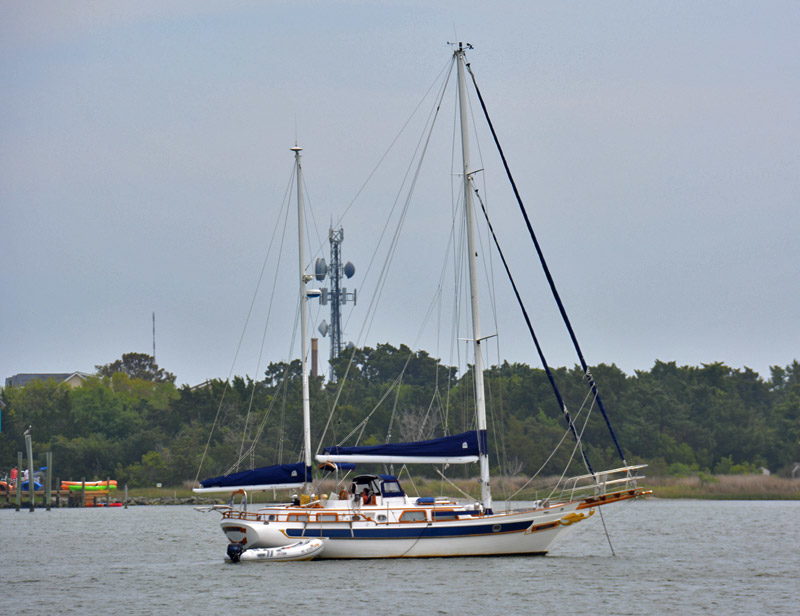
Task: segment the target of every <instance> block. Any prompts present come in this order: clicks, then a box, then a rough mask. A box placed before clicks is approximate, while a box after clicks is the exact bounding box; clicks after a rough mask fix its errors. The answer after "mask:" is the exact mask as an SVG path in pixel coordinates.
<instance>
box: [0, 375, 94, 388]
mask: <svg viewBox="0 0 800 616" xmlns="http://www.w3.org/2000/svg"><path fill="white" fill-rule="evenodd" d="M90 376H91V374H87V373H86V372H22V373H20V374H15V375H14V376H10V377H8V378H6V387H25V385H27V384H28V383H30V382H31V381H48V380H50V379H52V380H54V381H56V382H57V383H64V382H66V381H69V380H70V379H72V378H73V377H78V378H79V379H81V380H86V379H87V378H88V377H90Z"/></svg>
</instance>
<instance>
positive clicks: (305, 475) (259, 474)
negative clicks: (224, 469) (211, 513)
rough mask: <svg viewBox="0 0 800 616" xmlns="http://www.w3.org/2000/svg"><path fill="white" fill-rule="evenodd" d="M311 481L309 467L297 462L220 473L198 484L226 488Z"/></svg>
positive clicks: (206, 486)
mask: <svg viewBox="0 0 800 616" xmlns="http://www.w3.org/2000/svg"><path fill="white" fill-rule="evenodd" d="M309 481H311V467H306V465H305V464H304V463H303V462H298V463H297V464H276V465H274V466H262V467H259V468H253V469H250V470H248V471H241V472H239V473H232V474H230V475H220V476H219V477H212V478H211V479H203V480H202V481H201V482H200V485H201V486H203V487H204V488H227V487H236V486H255V485H279V484H282V483H304V482H309Z"/></svg>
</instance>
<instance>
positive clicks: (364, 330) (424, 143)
mask: <svg viewBox="0 0 800 616" xmlns="http://www.w3.org/2000/svg"><path fill="white" fill-rule="evenodd" d="M452 66H453V63H452V62H451V65H450V71H448V75H447V78H448V79H449V75H450V72H452ZM445 86H446V81H445V83H444V84H443V86H442V88H441V92H440V94H439V96H438V97H437V100H436V104H435V105H434V108H433V109H432V110H431V112H430V114H429V117H428V120H427V122H426V126H427V131H426V132H425V133H423V135H422V136H421V137H420V141H419V142H418V143H417V148H416V150H415V152H414V156H413V157H412V161H411V163H410V164H409V167H408V168H407V170H406V173H405V175H404V177H403V180H402V182H401V185H400V189H399V191H398V193H397V195H396V197H395V200H394V202H393V205H392V208H391V211H390V214H389V216H388V217H387V219H386V223H385V224H384V227H383V230H382V231H381V234H380V237H379V239H378V245H380V244H381V239H382V238H383V237H384V236H385V235H386V234H387V231H388V225H389V221H390V220H391V218H392V216H393V215H394V212H395V209H396V208H397V206H398V203H399V202H400V197H401V195H402V193H403V191H404V187H405V186H406V183H407V182H409V187H408V192H407V196H406V198H405V200H404V201H403V205H402V207H401V211H400V213H399V217H398V222H397V226H396V227H395V231H394V233H393V235H392V237H391V240H390V243H389V248H388V250H387V252H386V256H385V258H384V261H383V265H382V266H381V270H380V273H379V275H378V282H377V283H376V285H375V292H374V293H373V294H372V295H371V297H370V303H369V306H368V308H367V315H368V316H367V318H365V319H364V322H363V323H362V326H361V330H360V331H359V335H358V338H357V340H358V341H359V344H360V342H361V341H362V340H364V339H366V337H367V335H368V333H369V330H370V328H371V326H372V322H373V320H374V319H375V314H376V312H377V310H376V307H377V305H378V303H379V300H380V297H381V295H382V292H383V289H384V288H385V285H386V278H387V276H386V273H387V272H388V270H389V266H390V264H391V262H392V260H393V257H394V254H395V252H396V249H397V244H398V241H399V237H400V231H401V229H402V227H403V222H404V221H405V218H406V214H407V213H408V209H409V206H410V204H411V195H412V194H413V190H414V187H415V185H416V182H417V180H418V178H419V174H420V171H421V168H422V162H423V160H424V159H425V154H426V153H427V150H428V146H429V144H430V140H431V136H432V133H433V128H434V126H435V121H436V118H437V117H438V114H439V110H440V108H441V99H442V97H443V95H444V91H445ZM417 156H418V157H419V158H418V161H417V164H416V168H415V169H414V165H413V162H414V159H415V158H416V157H417ZM412 169H414V171H413V174H412V173H411V172H412ZM409 175H411V179H410V180H409ZM373 264H374V261H370V264H369V266H368V268H367V274H366V275H365V277H368V276H369V272H370V271H371V269H372V266H373ZM356 346H357V345H356ZM356 346H354V347H353V349H352V350H351V352H350V356H349V358H348V362H347V365H346V368H345V374H344V377H343V378H342V379H341V382H340V383H339V387H338V388H337V391H336V396H335V398H334V402H333V406H332V408H331V410H330V413H329V414H328V420H327V421H326V424H325V428H324V429H323V432H322V437H321V438H320V441H319V444H318V446H317V451H319V448H320V447H321V446H322V442H324V436H325V434H326V433H327V431H328V428H329V427H330V424H331V421H332V418H333V415H334V413H335V411H336V407H337V405H338V402H339V399H340V397H341V395H342V391H343V388H344V383H345V382H346V380H347V376H348V375H349V373H350V370H351V367H352V364H353V360H354V357H355V352H356Z"/></svg>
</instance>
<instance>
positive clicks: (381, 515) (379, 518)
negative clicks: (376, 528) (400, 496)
mask: <svg viewBox="0 0 800 616" xmlns="http://www.w3.org/2000/svg"><path fill="white" fill-rule="evenodd" d="M385 521H386V516H385V515H383V514H380V515H379V516H378V522H385Z"/></svg>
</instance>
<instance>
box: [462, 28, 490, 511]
mask: <svg viewBox="0 0 800 616" xmlns="http://www.w3.org/2000/svg"><path fill="white" fill-rule="evenodd" d="M467 47H470V46H469V45H467ZM465 52H466V50H465V48H464V45H463V44H462V43H459V44H458V48H457V49H456V51H455V52H454V53H455V56H456V64H457V67H458V108H459V112H460V121H461V159H462V163H463V174H464V215H465V216H466V223H467V251H468V252H469V255H468V256H469V259H468V263H469V295H470V312H471V314H472V340H473V342H472V344H473V350H474V355H475V410H476V412H477V415H478V443H479V444H480V447H479V449H480V453H479V455H478V461H479V463H480V467H481V503H482V504H483V506H484V508H485V509H488V510H491V509H492V490H491V486H490V485H489V452H488V439H487V438H486V397H485V394H484V386H483V353H482V352H481V319H480V307H479V302H478V264H477V260H478V252H477V242H476V239H475V213H474V208H473V204H472V188H471V187H472V178H471V176H470V162H469V135H468V133H467V88H466V82H465V79H464V64H465V63H466V59H465Z"/></svg>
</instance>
